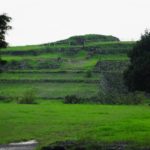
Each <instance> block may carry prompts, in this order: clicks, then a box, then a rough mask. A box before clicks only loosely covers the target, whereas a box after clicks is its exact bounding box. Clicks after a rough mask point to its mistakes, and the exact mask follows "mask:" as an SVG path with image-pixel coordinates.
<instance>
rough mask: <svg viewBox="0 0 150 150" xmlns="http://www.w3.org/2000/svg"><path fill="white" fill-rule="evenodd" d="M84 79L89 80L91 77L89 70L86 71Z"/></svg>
mask: <svg viewBox="0 0 150 150" xmlns="http://www.w3.org/2000/svg"><path fill="white" fill-rule="evenodd" d="M85 77H87V78H91V77H92V72H91V71H90V70H88V71H87V72H86V75H85Z"/></svg>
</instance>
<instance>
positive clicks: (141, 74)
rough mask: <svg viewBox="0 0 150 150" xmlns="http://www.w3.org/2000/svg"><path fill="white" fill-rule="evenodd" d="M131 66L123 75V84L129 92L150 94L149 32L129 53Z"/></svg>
mask: <svg viewBox="0 0 150 150" xmlns="http://www.w3.org/2000/svg"><path fill="white" fill-rule="evenodd" d="M129 57H130V61H131V64H130V66H129V68H128V69H127V70H126V71H125V73H124V79H125V83H126V85H127V86H128V88H129V90H130V91H146V92H150V32H148V31H146V32H145V34H144V35H142V36H141V40H140V41H138V42H137V43H136V45H135V46H134V48H133V50H132V51H131V52H130V53H129Z"/></svg>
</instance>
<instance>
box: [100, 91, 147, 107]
mask: <svg viewBox="0 0 150 150" xmlns="http://www.w3.org/2000/svg"><path fill="white" fill-rule="evenodd" d="M98 99H99V102H100V103H102V104H126V105H129V104H140V103H142V102H143V100H144V94H143V93H141V92H134V93H126V94H122V93H121V94H120V93H107V94H103V93H101V94H99V96H98Z"/></svg>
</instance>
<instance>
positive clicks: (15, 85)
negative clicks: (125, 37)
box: [0, 37, 150, 147]
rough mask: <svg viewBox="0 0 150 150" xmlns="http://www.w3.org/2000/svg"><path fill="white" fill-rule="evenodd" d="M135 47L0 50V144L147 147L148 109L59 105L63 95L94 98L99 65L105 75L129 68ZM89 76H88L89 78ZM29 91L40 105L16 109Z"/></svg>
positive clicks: (129, 44)
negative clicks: (74, 142)
mask: <svg viewBox="0 0 150 150" xmlns="http://www.w3.org/2000/svg"><path fill="white" fill-rule="evenodd" d="M86 38H87V37H86ZM94 40H96V39H94ZM61 42H62V43H61ZM134 44H135V42H132V41H131V42H121V41H114V42H102V41H97V40H96V41H94V42H85V45H84V48H83V46H82V45H69V42H68V40H64V41H60V43H59V41H58V42H56V43H50V44H43V45H27V46H16V47H8V48H6V49H2V53H3V55H2V59H4V60H6V61H8V63H7V64H6V66H5V67H6V68H4V72H3V73H1V74H0V144H6V143H10V142H16V141H24V140H31V139H36V140H37V141H38V142H39V146H40V147H41V146H43V145H48V144H50V143H53V142H56V141H65V140H79V141H84V140H85V141H97V142H127V143H128V142H129V143H130V142H131V143H134V144H137V145H138V144H141V145H144V146H150V143H149V141H150V108H149V106H148V105H147V104H143V105H138V106H133V105H130V106H129V105H128V106H127V105H126V106H125V105H122V106H121V105H120V106H119V105H98V104H97V105H96V104H74V105H73V104H72V105H71V104H63V102H62V101H61V100H62V98H64V97H65V96H67V95H77V96H79V97H81V98H89V97H90V98H91V97H93V96H98V93H99V92H100V91H101V88H100V84H99V81H100V79H101V74H100V72H99V73H98V71H99V70H98V69H99V68H96V67H99V66H97V63H98V62H99V61H103V64H101V65H104V66H101V68H102V69H103V68H104V71H105V68H106V70H107V67H108V68H109V66H110V64H111V63H112V62H114V61H117V63H118V64H119V65H121V63H122V65H123V67H124V66H125V65H128V64H127V63H128V61H129V58H128V56H127V52H128V51H130V50H131V49H132V47H133V46H134ZM4 51H5V52H6V53H4ZM37 51H38V53H36V52H37ZM107 61H109V63H108V62H107ZM120 62H121V63H120ZM124 62H125V63H124ZM112 64H113V63H112ZM7 65H8V66H7ZM15 65H16V68H15ZM119 65H118V66H119ZM55 66H56V67H55ZM13 67H14V68H13ZM113 67H114V68H113V69H112V70H113V71H116V70H117V68H115V66H113ZM121 67H122V66H121ZM125 67H126V66H125ZM110 68H111V67H110ZM5 69H6V70H5ZM96 69H97V70H98V71H97V70H96ZM115 69H116V70H115ZM96 71H97V72H96ZM100 71H103V70H100ZM110 71H111V69H110ZM117 71H118V70H117ZM119 71H120V70H119ZM89 72H90V73H92V76H90V77H87V75H88V73H89ZM27 91H34V93H35V98H36V101H37V102H38V104H34V105H32V104H30V105H25V104H17V101H16V100H17V98H18V97H19V98H20V96H22V95H23V94H24V93H26V92H27ZM6 98H8V99H6ZM46 99H48V100H46ZM56 99H57V100H56ZM8 100H12V101H8ZM6 102H7V103H6ZM8 102H9V103H8Z"/></svg>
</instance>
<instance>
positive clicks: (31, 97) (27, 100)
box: [17, 91, 36, 104]
mask: <svg viewBox="0 0 150 150" xmlns="http://www.w3.org/2000/svg"><path fill="white" fill-rule="evenodd" d="M17 103H18V104H36V102H35V92H34V91H26V92H25V93H24V94H23V95H22V96H20V97H18V98H17Z"/></svg>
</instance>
